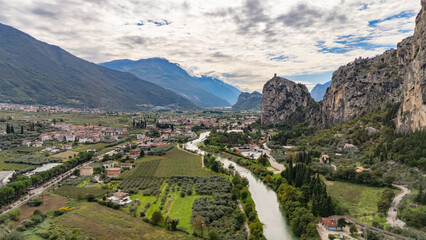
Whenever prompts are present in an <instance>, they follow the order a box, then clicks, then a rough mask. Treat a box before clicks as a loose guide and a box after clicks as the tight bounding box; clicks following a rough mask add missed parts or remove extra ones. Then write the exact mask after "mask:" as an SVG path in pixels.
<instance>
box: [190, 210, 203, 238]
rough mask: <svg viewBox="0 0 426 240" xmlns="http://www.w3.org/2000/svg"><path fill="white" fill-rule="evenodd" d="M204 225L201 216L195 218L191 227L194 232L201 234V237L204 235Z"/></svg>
mask: <svg viewBox="0 0 426 240" xmlns="http://www.w3.org/2000/svg"><path fill="white" fill-rule="evenodd" d="M205 225H206V221H205V220H204V218H203V216H201V215H197V216H195V218H194V219H193V220H192V227H193V228H194V231H199V232H200V233H201V237H203V235H204V226H205Z"/></svg>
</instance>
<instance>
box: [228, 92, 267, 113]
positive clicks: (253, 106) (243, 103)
mask: <svg viewBox="0 0 426 240" xmlns="http://www.w3.org/2000/svg"><path fill="white" fill-rule="evenodd" d="M232 109H233V110H236V111H243V110H245V111H260V110H261V109H262V94H261V93H259V92H256V91H254V92H252V93H249V92H242V93H241V94H240V96H239V97H238V101H237V103H235V104H234V106H232Z"/></svg>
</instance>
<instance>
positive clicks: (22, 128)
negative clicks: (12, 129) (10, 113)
mask: <svg viewBox="0 0 426 240" xmlns="http://www.w3.org/2000/svg"><path fill="white" fill-rule="evenodd" d="M21 134H24V126H21Z"/></svg>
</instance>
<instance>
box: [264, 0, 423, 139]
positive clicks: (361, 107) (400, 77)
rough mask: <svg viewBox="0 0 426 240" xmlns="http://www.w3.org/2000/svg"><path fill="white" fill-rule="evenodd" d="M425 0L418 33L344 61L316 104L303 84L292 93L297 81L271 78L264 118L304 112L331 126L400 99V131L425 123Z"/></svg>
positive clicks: (313, 121)
mask: <svg viewBox="0 0 426 240" xmlns="http://www.w3.org/2000/svg"><path fill="white" fill-rule="evenodd" d="M421 2H422V10H421V11H420V13H419V15H418V16H417V19H416V28H415V33H414V36H413V37H409V38H406V39H404V40H403V41H402V42H400V43H399V44H398V47H397V49H391V50H388V51H386V52H384V53H383V54H381V55H378V56H376V57H373V58H365V59H362V58H358V59H355V61H353V62H351V63H349V64H347V65H345V66H342V67H340V68H339V69H338V70H337V71H335V72H334V73H333V77H332V82H331V86H330V87H329V88H328V89H327V91H326V93H325V95H324V98H323V101H321V102H320V103H318V104H317V105H315V104H308V103H309V102H310V101H309V100H308V98H307V97H306V94H304V91H303V90H302V88H303V87H298V88H295V89H294V90H295V92H294V93H289V90H290V91H292V90H291V88H292V87H293V86H295V85H296V84H295V83H292V84H291V83H288V82H291V81H289V80H286V81H278V79H275V78H274V79H272V80H270V81H269V82H268V83H266V84H265V86H264V90H263V91H264V99H263V106H262V121H263V122H264V123H267V124H270V123H278V122H280V121H284V120H290V119H291V117H293V116H294V115H301V116H302V117H301V118H300V120H302V121H306V120H309V121H310V122H311V124H312V125H315V126H317V127H327V126H332V125H336V124H339V123H343V122H345V121H348V120H351V119H353V118H354V117H356V116H360V115H362V114H364V113H367V112H371V111H376V110H378V109H381V108H384V107H386V106H387V105H390V104H396V103H401V105H400V109H399V112H398V115H397V117H396V119H395V123H396V127H397V129H398V131H402V132H409V131H416V130H421V129H426V77H425V71H426V70H425V69H426V39H425V37H426V36H425V34H426V13H425V8H426V0H421ZM284 85H285V86H286V87H283V86H284ZM274 88H275V89H274ZM305 89H306V87H305ZM306 91H307V90H306ZM308 115H309V116H310V118H307V116H308Z"/></svg>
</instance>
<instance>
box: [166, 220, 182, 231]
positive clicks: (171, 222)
mask: <svg viewBox="0 0 426 240" xmlns="http://www.w3.org/2000/svg"><path fill="white" fill-rule="evenodd" d="M166 224H167V225H168V226H169V227H170V230H172V231H176V230H177V225H178V224H179V219H172V218H168V219H167V221H166Z"/></svg>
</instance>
